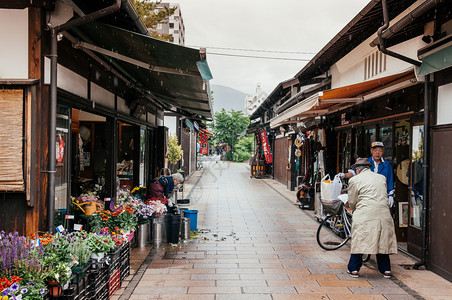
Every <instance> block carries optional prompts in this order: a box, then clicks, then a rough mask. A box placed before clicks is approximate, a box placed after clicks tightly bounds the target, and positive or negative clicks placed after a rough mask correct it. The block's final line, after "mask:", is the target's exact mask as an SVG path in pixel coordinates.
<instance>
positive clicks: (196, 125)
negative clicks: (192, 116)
mask: <svg viewBox="0 0 452 300" xmlns="http://www.w3.org/2000/svg"><path fill="white" fill-rule="evenodd" d="M193 127H195V129H196V130H197V131H199V125H198V122H196V121H194V122H193Z"/></svg>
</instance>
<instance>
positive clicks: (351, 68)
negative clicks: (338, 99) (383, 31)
mask: <svg viewBox="0 0 452 300" xmlns="http://www.w3.org/2000/svg"><path fill="white" fill-rule="evenodd" d="M421 38H422V37H421V36H419V37H416V38H413V39H411V40H408V41H406V42H404V43H401V44H398V45H395V46H394V47H390V48H388V49H389V50H391V51H394V52H396V53H400V54H403V55H404V56H407V57H410V58H412V59H414V60H418V59H417V50H418V49H420V48H422V47H424V46H425V45H426V44H425V43H424V42H423V41H422V39H421ZM373 39H374V37H373V36H372V37H371V38H369V39H367V40H366V41H365V42H363V43H362V44H361V45H359V46H358V47H356V48H355V49H354V50H353V51H351V52H349V53H348V54H347V55H346V56H345V57H343V58H342V59H341V60H339V61H338V62H337V63H336V64H334V65H333V66H332V67H331V69H330V71H331V75H332V80H331V88H333V89H335V88H338V87H342V86H347V85H351V84H355V83H359V82H363V81H367V80H373V79H378V78H381V77H386V76H390V75H394V74H398V73H402V72H404V71H406V70H408V69H410V68H412V67H413V65H412V64H409V63H407V62H404V61H402V60H400V59H397V58H394V57H391V56H388V55H386V70H385V71H384V72H382V73H380V74H378V75H376V76H374V77H371V78H368V79H367V80H364V59H365V58H366V57H368V56H369V55H372V53H379V51H378V49H377V48H375V47H370V46H369V43H370V42H371V41H372V40H373Z"/></svg>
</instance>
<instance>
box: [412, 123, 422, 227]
mask: <svg viewBox="0 0 452 300" xmlns="http://www.w3.org/2000/svg"><path fill="white" fill-rule="evenodd" d="M412 132H413V138H412V143H411V176H410V181H411V182H410V189H411V197H410V200H411V201H410V225H412V226H415V227H419V228H420V227H421V226H422V222H423V220H422V218H421V212H422V209H423V206H424V185H423V179H424V172H423V168H422V164H423V161H424V152H423V139H424V125H415V126H413V131H412Z"/></svg>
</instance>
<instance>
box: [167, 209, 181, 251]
mask: <svg viewBox="0 0 452 300" xmlns="http://www.w3.org/2000/svg"><path fill="white" fill-rule="evenodd" d="M180 222H181V215H176V214H166V215H165V223H166V239H167V242H168V243H171V244H177V243H179V232H180Z"/></svg>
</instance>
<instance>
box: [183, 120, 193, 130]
mask: <svg viewBox="0 0 452 300" xmlns="http://www.w3.org/2000/svg"><path fill="white" fill-rule="evenodd" d="M185 125H187V126H188V128H190V129H191V130H195V128H194V127H193V124H192V122H190V120H189V119H185Z"/></svg>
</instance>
